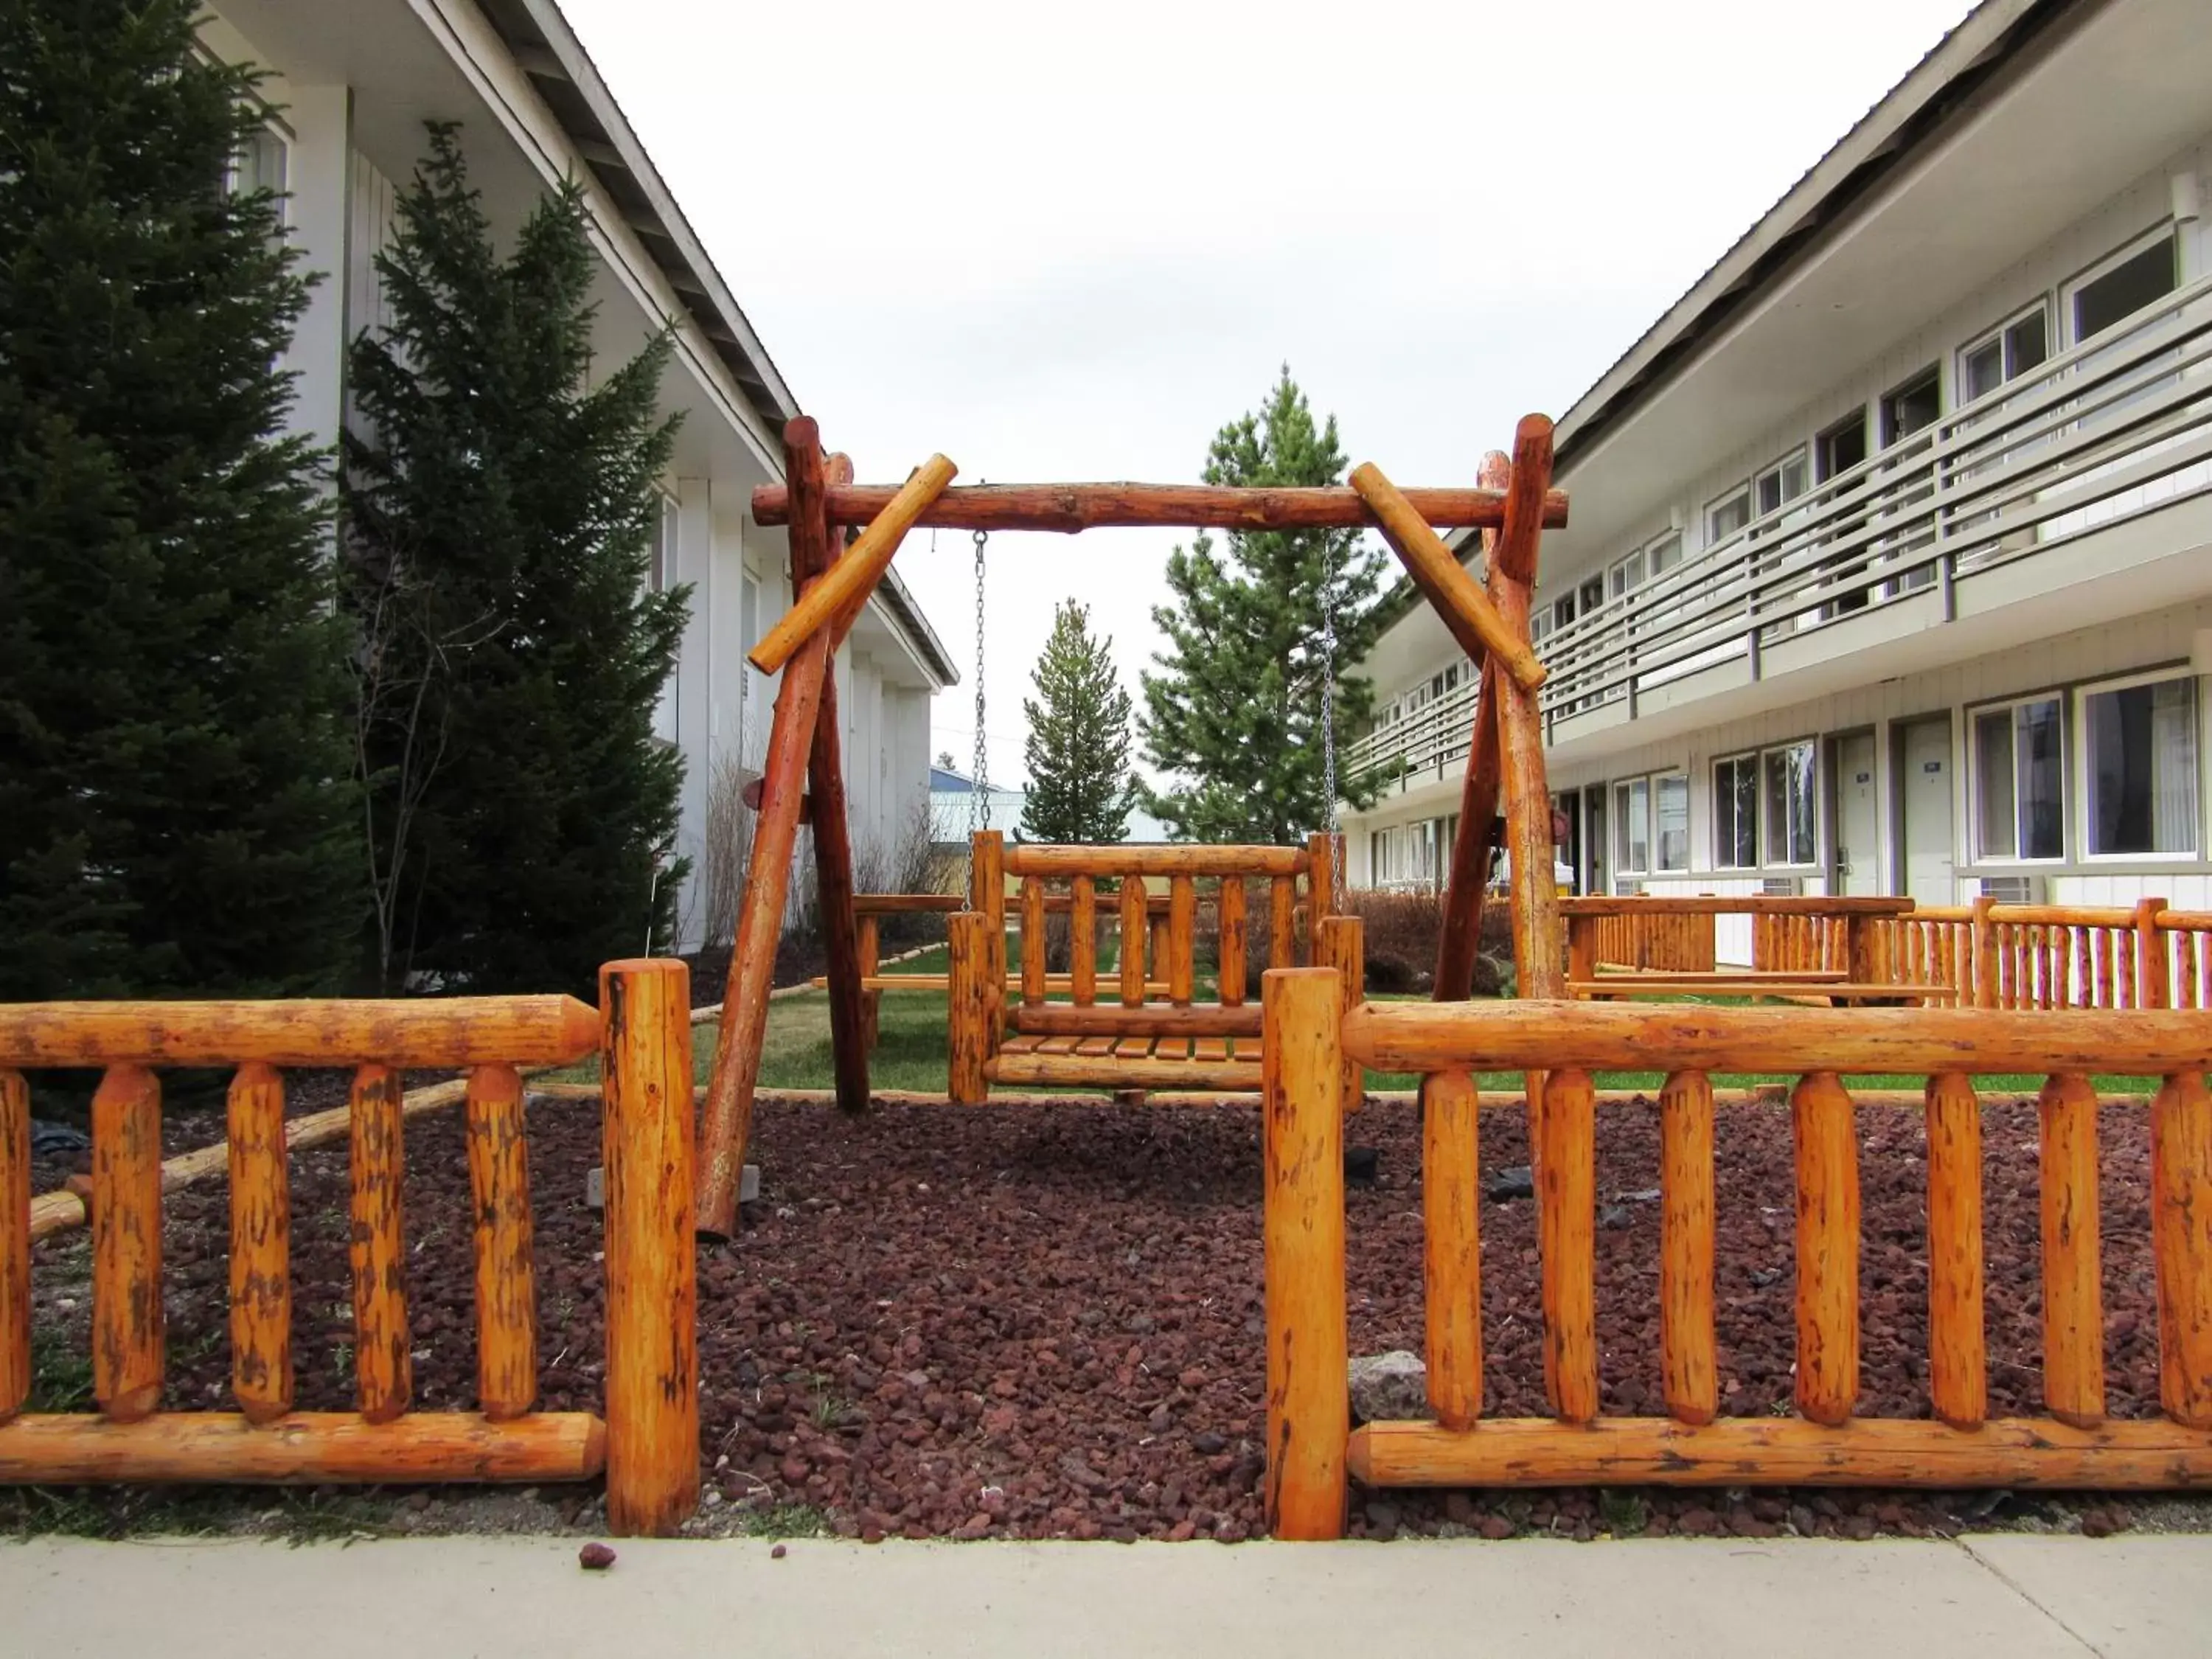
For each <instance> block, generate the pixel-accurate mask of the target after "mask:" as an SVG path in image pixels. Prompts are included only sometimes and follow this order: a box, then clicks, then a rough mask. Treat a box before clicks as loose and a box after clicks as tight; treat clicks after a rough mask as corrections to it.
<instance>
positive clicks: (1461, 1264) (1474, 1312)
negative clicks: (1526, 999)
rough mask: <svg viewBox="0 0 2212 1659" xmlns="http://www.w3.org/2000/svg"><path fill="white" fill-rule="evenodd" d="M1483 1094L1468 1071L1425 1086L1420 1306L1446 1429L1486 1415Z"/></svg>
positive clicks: (1434, 1392) (1434, 1395) (1433, 1400)
mask: <svg viewBox="0 0 2212 1659" xmlns="http://www.w3.org/2000/svg"><path fill="white" fill-rule="evenodd" d="M1480 1105H1481V1100H1480V1096H1479V1095H1478V1094H1477V1093H1476V1091H1475V1086H1474V1079H1473V1078H1472V1077H1470V1076H1468V1073H1465V1072H1439V1073H1437V1074H1436V1075H1435V1076H1433V1077H1431V1078H1426V1079H1423V1081H1422V1085H1421V1221H1422V1243H1423V1263H1422V1266H1423V1274H1424V1277H1423V1279H1422V1284H1423V1290H1422V1296H1421V1300H1422V1305H1423V1307H1424V1309H1425V1317H1426V1322H1427V1343H1426V1348H1427V1358H1428V1365H1429V1409H1430V1410H1431V1412H1433V1413H1436V1418H1437V1421H1438V1422H1439V1423H1441V1424H1443V1425H1444V1426H1445V1427H1446V1428H1448V1429H1464V1428H1466V1427H1468V1426H1469V1425H1471V1424H1473V1423H1474V1420H1475V1419H1477V1418H1478V1417H1480V1416H1481V1415H1482V1178H1481V1173H1480V1130H1479V1127H1478V1120H1479V1118H1480V1115H1481V1113H1480Z"/></svg>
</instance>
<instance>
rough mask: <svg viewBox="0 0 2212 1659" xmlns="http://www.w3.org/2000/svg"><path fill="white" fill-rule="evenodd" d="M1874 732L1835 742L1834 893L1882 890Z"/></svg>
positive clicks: (1860, 892)
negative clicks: (1876, 803) (1875, 785)
mask: <svg viewBox="0 0 2212 1659" xmlns="http://www.w3.org/2000/svg"><path fill="white" fill-rule="evenodd" d="M1874 765H1875V761H1874V733H1873V732H1860V733H1858V734H1857V736H1856V737H1849V738H1837V739H1836V791H1835V797H1836V880H1837V882H1838V886H1837V889H1836V890H1837V891H1838V892H1839V893H1843V894H1845V895H1852V894H1875V893H1879V892H1881V813H1880V811H1878V810H1877V809H1876V807H1875V787H1874Z"/></svg>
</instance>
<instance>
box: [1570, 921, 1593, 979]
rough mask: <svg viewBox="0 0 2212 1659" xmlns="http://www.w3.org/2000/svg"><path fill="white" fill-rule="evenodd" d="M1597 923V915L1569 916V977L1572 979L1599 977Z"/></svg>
mask: <svg viewBox="0 0 2212 1659" xmlns="http://www.w3.org/2000/svg"><path fill="white" fill-rule="evenodd" d="M1597 925H1598V918H1597V917H1595V916H1584V915H1571V916H1569V917H1568V918H1567V977H1568V978H1569V979H1571V980H1577V979H1595V978H1596V977H1597Z"/></svg>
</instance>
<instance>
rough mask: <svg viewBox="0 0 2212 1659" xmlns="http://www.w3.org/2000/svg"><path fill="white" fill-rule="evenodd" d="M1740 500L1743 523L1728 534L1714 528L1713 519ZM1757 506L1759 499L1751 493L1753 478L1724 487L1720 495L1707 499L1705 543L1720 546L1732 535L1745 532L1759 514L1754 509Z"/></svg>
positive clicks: (1708, 545)
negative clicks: (1723, 509)
mask: <svg viewBox="0 0 2212 1659" xmlns="http://www.w3.org/2000/svg"><path fill="white" fill-rule="evenodd" d="M1737 501H1741V502H1742V503H1743V523H1742V524H1740V525H1738V526H1736V527H1735V529H1733V530H1731V531H1729V532H1727V533H1726V534H1722V533H1721V532H1717V531H1716V530H1715V529H1714V528H1713V520H1715V519H1716V518H1717V517H1718V516H1719V514H1720V512H1721V509H1722V508H1723V507H1733V506H1734V505H1735V503H1736V502H1737ZM1757 506H1758V501H1757V498H1756V497H1754V496H1753V495H1752V493H1751V480H1750V479H1748V478H1746V479H1744V480H1743V481H1742V482H1741V483H1735V484H1731V485H1730V486H1729V488H1728V489H1723V491H1721V493H1720V494H1719V495H1716V496H1714V497H1713V498H1712V499H1711V501H1707V502H1706V503H1705V545H1706V546H1707V547H1718V546H1719V545H1720V544H1722V543H1723V542H1724V541H1727V540H1728V539H1729V538H1730V537H1732V536H1740V535H1741V534H1742V533H1743V532H1744V528H1745V526H1747V525H1749V524H1750V523H1751V522H1752V521H1753V520H1754V519H1756V518H1757V517H1758V516H1759V515H1758V513H1756V512H1755V511H1754V510H1753V509H1754V508H1755V507H1757Z"/></svg>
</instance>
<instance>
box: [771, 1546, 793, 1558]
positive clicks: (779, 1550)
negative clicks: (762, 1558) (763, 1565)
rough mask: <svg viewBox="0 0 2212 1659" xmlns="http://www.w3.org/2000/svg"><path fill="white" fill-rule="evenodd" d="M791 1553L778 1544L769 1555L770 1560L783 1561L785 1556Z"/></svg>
mask: <svg viewBox="0 0 2212 1659" xmlns="http://www.w3.org/2000/svg"><path fill="white" fill-rule="evenodd" d="M790 1553H791V1552H790V1551H789V1550H787V1549H786V1548H784V1547H783V1546H782V1545H781V1544H778V1545H777V1546H776V1547H775V1548H774V1549H772V1550H770V1551H769V1553H768V1559H769V1560H771V1561H781V1560H782V1559H783V1558H784V1557H785V1556H787V1555H788V1554H790Z"/></svg>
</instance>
